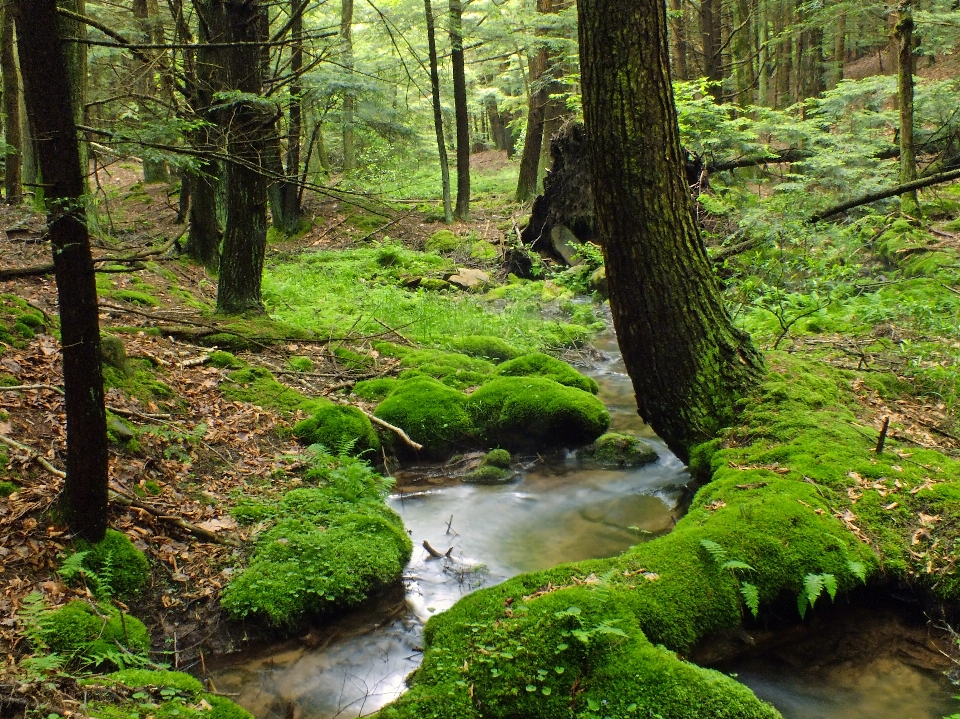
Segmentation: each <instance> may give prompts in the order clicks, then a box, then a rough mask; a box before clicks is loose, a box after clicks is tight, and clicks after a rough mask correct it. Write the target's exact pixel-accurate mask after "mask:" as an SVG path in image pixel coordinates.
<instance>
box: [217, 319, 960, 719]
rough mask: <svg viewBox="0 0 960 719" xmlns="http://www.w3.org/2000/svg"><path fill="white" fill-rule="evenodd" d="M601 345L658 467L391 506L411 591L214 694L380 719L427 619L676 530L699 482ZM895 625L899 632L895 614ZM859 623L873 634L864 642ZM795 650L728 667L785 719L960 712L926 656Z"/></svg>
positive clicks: (538, 472) (276, 710)
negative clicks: (401, 530)
mask: <svg viewBox="0 0 960 719" xmlns="http://www.w3.org/2000/svg"><path fill="white" fill-rule="evenodd" d="M594 346H595V347H596V349H598V350H599V351H600V352H602V353H603V354H604V355H606V357H607V359H605V360H598V361H596V362H594V363H593V364H594V366H593V367H592V368H591V369H588V370H582V371H584V372H585V373H586V374H588V375H590V376H592V377H594V379H596V380H597V382H598V383H599V384H600V388H601V389H600V394H599V396H600V399H601V400H603V402H604V404H605V405H606V406H607V408H608V409H609V410H610V415H611V429H612V430H614V431H624V430H627V431H630V432H632V433H634V434H638V435H640V436H642V437H644V438H645V439H646V440H647V441H649V442H650V443H651V444H652V445H653V446H654V447H655V448H656V450H657V451H658V453H659V454H660V459H659V461H657V462H656V463H654V464H652V465H647V466H645V467H640V468H635V469H625V470H596V469H584V468H581V467H579V466H578V462H577V460H576V459H575V458H574V457H573V456H572V455H568V456H566V457H557V458H555V459H553V460H550V461H547V462H538V463H536V464H534V465H533V466H532V467H530V468H528V469H526V470H524V471H522V472H521V476H520V479H519V481H517V482H515V483H512V484H508V485H497V486H477V485H468V484H462V483H458V484H455V485H452V486H446V487H439V488H429V489H422V490H421V489H418V490H417V491H407V492H403V493H397V494H395V495H393V496H391V497H390V498H389V504H390V506H391V507H393V508H394V509H395V510H396V511H397V512H398V513H399V514H400V516H401V517H402V518H403V522H404V525H405V526H406V527H407V530H408V531H409V532H410V536H411V539H412V540H413V544H414V551H413V557H412V558H411V560H410V563H409V564H408V565H407V567H406V570H405V573H404V578H403V587H402V588H398V589H397V590H396V591H393V592H388V593H387V594H386V595H384V596H382V597H378V598H377V599H376V600H374V601H372V602H371V603H370V605H369V606H366V607H364V608H362V609H359V610H356V611H353V612H349V613H346V614H344V615H342V616H338V617H335V618H334V619H332V620H331V621H330V622H325V623H321V622H318V623H317V624H316V625H315V626H314V627H313V628H311V629H310V631H309V632H308V633H307V634H306V635H305V636H303V637H300V638H298V639H291V640H288V641H286V642H283V643H279V644H275V645H271V646H268V647H261V648H258V649H251V650H250V651H248V652H242V653H239V654H235V655H231V656H228V657H223V658H220V659H219V660H218V661H217V662H216V664H215V665H213V669H212V671H211V672H210V675H209V676H210V678H211V679H212V680H213V682H214V685H215V686H216V689H217V690H218V691H221V692H228V693H231V694H236V695H237V696H236V697H234V698H235V700H236V701H238V702H239V703H240V704H241V705H242V706H244V707H245V708H246V709H248V710H249V711H250V712H252V713H253V714H254V716H256V717H257V718H258V719H291V718H292V717H296V719H334V718H340V717H342V718H344V719H348V718H351V717H357V716H362V715H365V714H369V713H371V712H373V711H375V710H376V709H378V708H380V707H382V706H383V705H385V704H387V703H389V702H390V701H392V700H393V699H395V698H396V697H397V696H399V694H400V693H402V691H403V690H404V678H405V677H406V676H407V674H409V673H410V672H411V671H413V670H414V669H416V667H417V666H418V665H419V663H420V656H421V654H420V652H421V646H420V642H421V634H422V628H423V624H424V623H425V622H426V620H427V619H429V617H430V616H431V615H433V614H434V613H436V612H441V611H443V610H445V609H447V608H449V607H450V606H452V605H453V604H454V603H455V602H456V601H457V600H458V599H460V598H461V597H462V596H464V595H465V594H468V593H470V592H471V591H474V590H476V589H478V588H480V587H484V586H490V585H493V584H497V583H499V582H502V581H504V580H505V579H508V578H509V577H512V576H514V575H517V574H520V573H523V572H529V571H534V570H538V569H545V568H548V567H551V566H554V565H556V564H559V563H561V562H570V561H577V560H581V559H588V558H600V557H609V556H613V555H616V554H618V553H620V552H622V551H623V550H625V549H626V548H628V547H629V546H631V545H633V544H637V543H638V542H641V541H646V540H647V539H650V538H653V537H655V536H658V535H661V534H664V533H666V532H669V531H670V529H671V528H672V526H673V522H674V510H675V507H676V505H677V502H678V500H679V499H680V497H681V496H682V494H683V490H684V485H685V484H686V482H687V481H688V480H689V475H688V474H687V471H686V468H685V467H684V466H683V464H682V463H681V462H680V461H679V460H678V459H677V458H676V457H675V456H674V455H673V454H672V453H671V452H670V451H669V450H668V449H667V448H666V447H665V446H664V445H663V443H662V442H661V441H660V440H659V439H657V437H656V436H655V435H654V434H653V433H652V431H651V430H650V429H649V427H647V426H646V425H644V424H643V422H642V421H641V420H640V418H639V417H638V416H637V412H636V404H635V402H634V395H633V387H632V385H631V383H630V379H629V377H627V375H626V370H625V368H624V366H623V362H622V360H621V359H620V354H619V350H618V348H617V345H616V339H615V337H614V336H613V335H612V333H609V334H608V335H605V336H603V337H601V338H599V339H598V340H597V341H596V342H595V343H594ZM424 540H428V541H429V542H430V544H431V545H432V546H433V547H435V548H437V549H438V550H440V551H441V552H446V551H447V549H448V548H450V549H452V551H451V553H450V558H449V559H447V558H443V559H433V558H431V557H430V556H429V555H428V553H427V552H426V551H425V550H424V549H423V548H422V546H421V545H422V543H423V541H424ZM839 621H840V624H838V625H837V626H835V627H832V628H828V629H827V630H825V632H824V633H825V635H826V636H829V637H836V636H838V635H839V636H841V637H846V639H847V640H848V642H847V643H848V644H850V645H851V646H854V645H857V643H858V642H859V645H863V643H864V641H867V640H868V638H869V628H868V629H867V630H864V629H863V628H864V626H867V627H869V626H870V625H869V624H867V625H865V624H864V621H863V618H862V617H861V618H860V620H859V621H857V620H855V619H853V620H842V619H841V620H839ZM886 621H888V622H892V623H893V624H896V619H895V618H894V617H892V616H891V617H887V618H886ZM851 622H852V623H853V625H855V627H856V628H859V630H860V631H861V632H863V631H866V634H864V635H863V636H859V639H858V638H857V637H858V635H857V634H856V632H855V631H853V632H852V633H851V631H850V627H849V626H847V625H850V624H851ZM794 644H795V647H794V648H795V651H792V652H791V650H790V647H787V648H784V646H782V645H780V646H778V647H777V648H775V649H771V650H769V651H766V652H758V653H755V654H753V655H751V656H749V657H745V658H743V659H740V660H737V661H734V662H726V663H724V665H723V666H722V667H721V669H722V671H725V672H728V673H730V674H732V675H735V676H737V677H738V679H739V680H740V681H742V682H744V683H745V684H747V685H748V686H750V687H751V688H752V689H754V691H755V692H756V693H757V694H758V696H760V697H761V698H763V699H766V700H767V701H770V702H772V703H773V704H774V705H775V706H777V708H778V709H780V711H781V712H783V715H784V717H786V719H813V717H826V716H829V717H835V718H837V719H845V718H846V717H851V718H852V717H862V716H870V717H872V719H939V718H940V717H943V716H945V715H947V714H950V713H951V712H953V711H958V710H960V703H958V702H957V701H956V700H954V699H953V698H952V696H953V694H954V693H956V689H955V688H954V687H953V685H952V684H951V683H950V681H948V680H947V679H946V677H945V676H943V674H942V672H940V671H936V670H931V669H919V668H916V667H917V665H918V664H919V665H924V662H923V661H918V660H917V659H916V657H912V656H910V655H907V654H902V653H897V652H891V651H877V652H867V653H866V658H864V657H863V656H862V655H858V656H859V658H858V659H856V660H854V659H851V658H849V657H842V656H839V655H842V654H843V653H842V652H836V651H833V650H835V649H836V646H833V645H831V646H833V650H832V651H833V654H837V655H838V661H837V662H834V663H830V662H824V661H812V660H811V659H810V656H816V652H817V650H816V649H810V647H809V646H807V645H805V644H804V641H800V640H798V641H797V642H795V643H794ZM807 644H809V640H808V641H807ZM822 644H823V643H821V645H822ZM835 644H836V642H835V641H834V645H835ZM888 644H889V643H888ZM821 651H823V649H822V646H821ZM918 651H920V650H918ZM930 651H932V650H930Z"/></svg>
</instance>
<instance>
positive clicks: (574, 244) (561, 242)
mask: <svg viewBox="0 0 960 719" xmlns="http://www.w3.org/2000/svg"><path fill="white" fill-rule="evenodd" d="M550 244H551V246H552V247H553V250H554V252H556V253H557V254H558V255H560V257H562V258H563V261H564V262H566V263H567V264H568V265H579V264H580V263H581V262H582V260H580V258H578V257H577V256H576V254H577V249H578V248H579V247H580V245H582V244H583V242H582V241H581V240H580V238H578V237H577V236H576V235H575V234H573V232H571V231H570V228H569V227H567V226H566V225H554V226H553V227H552V228H551V229H550Z"/></svg>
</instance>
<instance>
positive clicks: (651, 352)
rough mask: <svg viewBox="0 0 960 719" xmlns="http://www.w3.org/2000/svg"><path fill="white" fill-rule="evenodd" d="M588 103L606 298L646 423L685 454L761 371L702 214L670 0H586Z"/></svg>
mask: <svg viewBox="0 0 960 719" xmlns="http://www.w3.org/2000/svg"><path fill="white" fill-rule="evenodd" d="M578 12H579V20H580V22H579V33H580V63H581V72H582V77H583V112H584V123H585V125H586V130H587V145H588V148H589V151H590V155H591V168H592V177H593V191H594V196H595V203H596V214H597V225H598V229H599V234H600V236H601V237H602V238H603V244H604V255H605V260H606V268H607V278H608V282H609V286H610V306H611V309H612V311H613V321H614V325H615V327H616V330H617V337H618V339H619V342H620V347H621V349H622V351H623V358H624V362H625V363H626V366H627V371H628V372H629V374H630V377H631V379H632V380H633V386H634V389H635V390H636V395H637V405H638V408H639V411H640V415H641V416H642V417H643V419H644V421H646V422H647V423H649V424H650V425H651V426H652V427H653V429H654V430H655V431H656V432H657V433H658V434H659V435H660V437H662V438H663V440H664V441H665V442H666V443H667V445H668V446H669V447H670V449H672V450H673V451H674V452H676V454H677V455H678V456H679V457H680V458H681V459H683V460H684V461H686V460H687V459H688V458H689V452H690V448H691V446H692V445H694V444H696V443H697V442H701V441H703V440H705V439H708V438H710V437H712V436H714V435H715V434H716V432H717V431H718V430H719V429H721V428H722V427H724V426H726V425H728V424H729V423H730V422H731V420H732V419H733V415H734V408H735V405H736V401H737V399H738V398H739V397H741V396H742V395H743V394H744V393H745V392H747V391H748V390H749V389H750V387H751V385H753V384H754V383H755V382H756V381H757V379H758V378H759V376H760V375H761V373H762V371H763V360H762V357H761V356H760V354H759V353H758V352H757V351H756V350H755V349H754V347H753V344H752V343H751V341H750V337H749V336H748V335H747V334H745V333H744V332H741V331H740V330H738V329H737V328H736V327H734V325H733V322H732V320H731V318H730V315H729V314H728V313H727V310H726V308H725V307H724V304H723V300H722V298H721V296H720V292H719V288H718V285H717V282H716V279H715V277H714V275H713V271H712V270H711V266H710V262H709V261H708V258H707V253H706V250H705V249H704V246H703V243H702V242H701V239H700V233H699V230H698V229H697V225H696V223H695V221H694V215H693V204H692V199H691V197H690V191H689V188H688V187H687V185H686V180H685V176H684V163H683V155H682V153H681V150H680V135H679V130H678V127H677V113H676V107H675V106H674V100H673V88H672V86H671V84H670V60H669V54H668V50H667V16H666V9H665V4H664V3H663V2H662V0H580V2H579V9H578Z"/></svg>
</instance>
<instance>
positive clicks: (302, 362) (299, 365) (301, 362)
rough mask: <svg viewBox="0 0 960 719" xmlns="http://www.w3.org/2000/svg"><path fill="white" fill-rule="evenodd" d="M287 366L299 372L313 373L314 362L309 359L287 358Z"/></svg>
mask: <svg viewBox="0 0 960 719" xmlns="http://www.w3.org/2000/svg"><path fill="white" fill-rule="evenodd" d="M287 365H288V366H289V367H290V369H292V370H296V371H297V372H313V360H312V359H310V358H309V357H299V356H296V355H294V356H293V357H288V358H287Z"/></svg>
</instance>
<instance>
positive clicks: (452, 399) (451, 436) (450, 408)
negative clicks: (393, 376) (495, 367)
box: [374, 377, 476, 456]
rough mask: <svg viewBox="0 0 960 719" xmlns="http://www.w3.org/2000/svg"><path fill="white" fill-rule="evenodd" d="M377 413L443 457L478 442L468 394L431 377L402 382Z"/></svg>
mask: <svg viewBox="0 0 960 719" xmlns="http://www.w3.org/2000/svg"><path fill="white" fill-rule="evenodd" d="M374 414H375V415H376V416H377V417H379V418H380V419H382V420H384V421H386V422H389V423H390V424H393V425H395V426H397V427H400V428H401V429H403V430H404V431H406V433H407V434H408V435H410V437H411V438H412V439H413V440H414V441H415V442H418V443H419V444H422V445H423V446H424V451H425V452H426V453H427V454H429V455H432V456H443V455H445V454H447V453H449V452H450V451H451V450H452V449H454V448H456V447H457V446H460V445H465V444H470V443H471V442H472V441H475V435H476V430H475V429H474V423H473V420H472V418H471V415H470V413H468V412H467V397H466V395H464V394H463V393H462V392H458V391H457V390H455V389H451V388H450V387H447V386H446V385H444V384H442V383H440V382H439V381H437V380H435V379H432V378H430V377H413V378H410V379H407V380H404V381H402V382H400V383H399V384H398V385H397V387H396V389H394V390H393V391H392V392H391V393H390V394H389V395H388V396H387V398H386V399H385V400H384V401H383V402H381V403H380V404H379V405H378V406H377V408H376V410H375V411H374ZM399 447H400V445H398V448H399Z"/></svg>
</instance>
